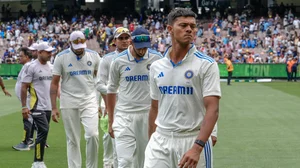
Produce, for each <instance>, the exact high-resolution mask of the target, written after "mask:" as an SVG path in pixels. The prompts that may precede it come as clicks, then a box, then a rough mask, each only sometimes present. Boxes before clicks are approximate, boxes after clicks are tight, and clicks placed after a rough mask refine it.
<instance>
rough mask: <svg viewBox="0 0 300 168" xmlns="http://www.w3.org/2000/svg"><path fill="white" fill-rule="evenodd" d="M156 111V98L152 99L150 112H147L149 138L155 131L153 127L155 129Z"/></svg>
mask: <svg viewBox="0 0 300 168" xmlns="http://www.w3.org/2000/svg"><path fill="white" fill-rule="evenodd" d="M157 113H158V100H153V99H152V102H151V107H150V112H149V127H148V136H149V139H150V137H151V135H152V134H153V132H155V129H156V124H155V120H156V117H157Z"/></svg>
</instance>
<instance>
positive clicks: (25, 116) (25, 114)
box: [22, 108, 31, 119]
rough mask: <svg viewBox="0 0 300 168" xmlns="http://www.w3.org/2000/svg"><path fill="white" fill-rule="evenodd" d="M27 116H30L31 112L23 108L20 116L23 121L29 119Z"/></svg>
mask: <svg viewBox="0 0 300 168" xmlns="http://www.w3.org/2000/svg"><path fill="white" fill-rule="evenodd" d="M29 114H31V112H30V111H29V109H28V108H23V109H22V116H23V118H24V119H28V118H29Z"/></svg>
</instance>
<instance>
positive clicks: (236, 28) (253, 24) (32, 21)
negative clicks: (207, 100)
mask: <svg viewBox="0 0 300 168" xmlns="http://www.w3.org/2000/svg"><path fill="white" fill-rule="evenodd" d="M268 14H269V17H267V18H264V17H261V18H260V19H249V18H247V15H246V14H245V13H241V14H237V13H236V14H235V15H231V14H227V15H225V16H227V17H221V15H220V13H219V12H216V13H215V15H213V17H214V19H212V20H208V21H203V20H198V25H197V27H198V32H197V38H196V39H195V44H196V46H197V48H198V49H199V50H200V51H202V52H203V53H206V54H208V55H210V56H211V57H213V58H214V59H215V60H216V61H217V62H219V63H224V58H225V57H229V56H231V57H232V61H233V63H287V62H288V61H289V60H291V59H292V58H293V57H298V56H299V53H300V40H299V38H300V34H299V30H300V29H299V27H300V26H299V25H300V20H299V18H298V17H297V16H294V14H293V13H292V10H291V9H289V8H287V9H286V12H285V15H284V17H283V18H281V17H280V16H279V15H278V14H276V15H273V14H272V12H269V13H268ZM47 18H48V17H46V16H45V15H43V14H42V15H40V16H38V17H34V18H33V17H30V16H27V17H26V18H24V17H20V18H19V19H18V20H12V21H10V22H2V23H1V25H0V47H1V50H0V54H1V60H0V61H1V63H18V60H19V59H18V58H19V54H18V50H19V49H20V48H21V47H22V46H30V45H31V44H33V43H39V42H41V41H46V42H48V43H49V44H50V45H51V46H53V47H55V48H56V50H55V52H53V57H55V54H56V53H58V52H60V51H62V50H63V49H65V48H68V43H67V39H68V36H69V34H70V32H71V31H74V30H81V31H82V32H84V34H85V36H86V38H87V39H89V40H91V43H95V40H96V41H97V44H98V45H92V46H90V47H91V48H92V49H94V50H96V51H98V52H99V54H100V55H104V54H105V53H106V51H107V49H108V44H107V41H108V39H109V37H110V36H112V34H113V32H114V30H115V29H116V28H117V27H119V26H123V27H126V28H128V29H129V30H130V31H131V32H132V31H133V30H134V29H135V28H137V27H145V28H146V29H148V30H149V31H150V33H151V43H152V48H153V49H155V50H157V51H159V52H161V53H163V52H164V51H165V49H166V47H168V46H170V45H171V38H170V35H169V34H168V33H167V31H166V22H167V20H166V17H165V15H164V13H162V12H157V11H155V10H154V11H150V12H147V11H146V19H142V18H134V17H133V16H132V15H128V16H127V17H125V18H124V20H123V21H121V23H120V24H117V23H116V21H115V18H114V17H111V18H108V17H107V16H105V15H102V16H101V17H100V19H99V20H98V19H96V18H95V17H93V16H92V15H84V14H79V15H75V16H73V17H72V19H71V20H70V21H66V20H64V19H61V18H62V17H59V16H58V17H52V20H48V19H47ZM52 60H53V59H52Z"/></svg>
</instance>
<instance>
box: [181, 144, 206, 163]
mask: <svg viewBox="0 0 300 168" xmlns="http://www.w3.org/2000/svg"><path fill="white" fill-rule="evenodd" d="M202 149H203V148H202V147H200V146H197V147H194V146H193V147H192V148H191V149H190V150H188V151H187V152H186V153H185V154H184V155H183V157H182V159H181V160H180V163H179V164H178V166H179V168H196V167H197V164H198V161H199V158H200V153H201V151H202Z"/></svg>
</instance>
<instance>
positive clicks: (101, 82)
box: [97, 58, 109, 95]
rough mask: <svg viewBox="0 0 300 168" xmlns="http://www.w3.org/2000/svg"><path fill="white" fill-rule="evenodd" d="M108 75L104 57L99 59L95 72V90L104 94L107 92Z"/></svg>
mask: <svg viewBox="0 0 300 168" xmlns="http://www.w3.org/2000/svg"><path fill="white" fill-rule="evenodd" d="M108 76H109V65H108V62H107V60H106V59H105V58H103V59H102V60H101V61H100V65H99V68H98V73H97V90H98V91H99V92H100V93H101V94H104V95H106V94H107V82H108Z"/></svg>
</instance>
